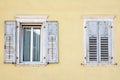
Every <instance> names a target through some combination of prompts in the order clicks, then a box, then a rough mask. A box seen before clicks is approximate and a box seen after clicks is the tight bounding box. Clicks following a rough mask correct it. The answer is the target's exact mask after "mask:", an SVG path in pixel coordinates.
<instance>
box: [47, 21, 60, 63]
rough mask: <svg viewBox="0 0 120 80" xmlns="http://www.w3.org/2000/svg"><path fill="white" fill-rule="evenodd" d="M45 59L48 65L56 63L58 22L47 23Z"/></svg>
mask: <svg viewBox="0 0 120 80" xmlns="http://www.w3.org/2000/svg"><path fill="white" fill-rule="evenodd" d="M47 54H48V55H47V58H48V63H58V22H57V21H48V22H47Z"/></svg>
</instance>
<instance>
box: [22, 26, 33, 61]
mask: <svg viewBox="0 0 120 80" xmlns="http://www.w3.org/2000/svg"><path fill="white" fill-rule="evenodd" d="M30 39H31V29H30V28H26V29H24V37H23V61H30V45H31V42H30V41H31V40H30Z"/></svg>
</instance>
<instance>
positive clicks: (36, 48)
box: [33, 29, 40, 61]
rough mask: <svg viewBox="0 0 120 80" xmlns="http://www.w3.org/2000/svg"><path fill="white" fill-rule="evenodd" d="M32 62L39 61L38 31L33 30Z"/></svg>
mask: <svg viewBox="0 0 120 80" xmlns="http://www.w3.org/2000/svg"><path fill="white" fill-rule="evenodd" d="M33 61H40V29H33Z"/></svg>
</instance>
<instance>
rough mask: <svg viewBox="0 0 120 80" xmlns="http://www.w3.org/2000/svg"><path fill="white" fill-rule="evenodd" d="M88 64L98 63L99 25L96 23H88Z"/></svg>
mask: <svg viewBox="0 0 120 80" xmlns="http://www.w3.org/2000/svg"><path fill="white" fill-rule="evenodd" d="M85 30H86V59H87V60H86V62H87V63H96V62H97V61H98V24H97V22H96V21H87V22H86V29H85Z"/></svg>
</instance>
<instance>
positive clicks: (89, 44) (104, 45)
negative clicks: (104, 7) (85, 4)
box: [84, 19, 113, 64]
mask: <svg viewBox="0 0 120 80" xmlns="http://www.w3.org/2000/svg"><path fill="white" fill-rule="evenodd" d="M84 24H85V25H84V26H85V63H86V64H112V63H113V42H112V41H113V37H112V28H113V20H112V19H85V21H84Z"/></svg>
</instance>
